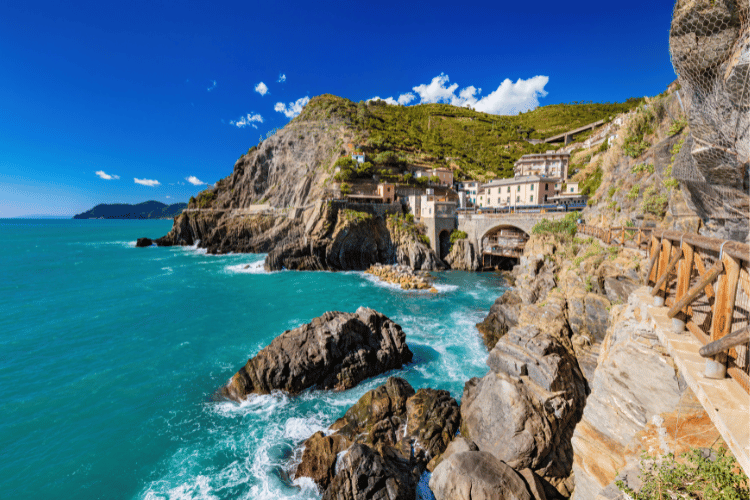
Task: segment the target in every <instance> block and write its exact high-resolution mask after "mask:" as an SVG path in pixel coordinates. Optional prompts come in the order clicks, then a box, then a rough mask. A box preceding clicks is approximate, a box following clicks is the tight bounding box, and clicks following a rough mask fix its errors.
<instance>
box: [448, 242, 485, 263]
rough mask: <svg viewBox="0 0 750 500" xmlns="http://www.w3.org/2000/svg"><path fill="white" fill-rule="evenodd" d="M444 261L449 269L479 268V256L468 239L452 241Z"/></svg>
mask: <svg viewBox="0 0 750 500" xmlns="http://www.w3.org/2000/svg"><path fill="white" fill-rule="evenodd" d="M445 263H446V264H448V266H450V268H451V269H456V270H458V271H477V270H479V256H478V255H477V251H476V249H475V248H474V245H472V243H471V242H470V241H469V240H466V239H463V240H457V241H456V242H455V243H453V246H452V247H451V251H450V253H449V254H448V255H447V256H446V257H445Z"/></svg>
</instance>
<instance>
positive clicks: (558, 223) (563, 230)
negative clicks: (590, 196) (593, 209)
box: [531, 212, 578, 237]
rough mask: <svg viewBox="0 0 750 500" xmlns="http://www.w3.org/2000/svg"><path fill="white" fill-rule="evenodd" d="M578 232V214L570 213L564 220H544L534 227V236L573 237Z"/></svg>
mask: <svg viewBox="0 0 750 500" xmlns="http://www.w3.org/2000/svg"><path fill="white" fill-rule="evenodd" d="M576 231H578V212H570V213H568V214H566V215H565V217H563V218H562V219H558V220H549V219H542V220H541V221H539V222H537V223H536V225H534V228H533V229H532V230H531V233H532V234H554V235H559V236H570V237H573V236H575V235H576Z"/></svg>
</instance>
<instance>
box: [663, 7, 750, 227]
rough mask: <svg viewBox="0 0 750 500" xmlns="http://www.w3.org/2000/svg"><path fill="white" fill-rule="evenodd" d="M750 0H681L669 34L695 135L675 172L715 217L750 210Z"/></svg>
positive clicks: (742, 220)
mask: <svg viewBox="0 0 750 500" xmlns="http://www.w3.org/2000/svg"><path fill="white" fill-rule="evenodd" d="M749 16H750V9H749V8H748V0H677V2H676V4H675V7H674V13H673V16H672V25H671V30H670V34H669V45H670V53H671V56H672V65H673V66H674V70H675V73H677V75H678V77H679V78H678V81H679V84H680V86H681V89H680V91H679V93H680V97H681V98H682V100H683V103H684V104H685V109H686V111H687V112H688V121H689V124H690V135H689V136H688V138H687V139H686V141H685V144H684V146H683V147H682V149H681V151H680V154H679V155H678V156H677V158H676V159H675V163H674V168H673V176H674V177H675V178H676V179H678V180H680V181H683V182H684V183H685V184H686V186H687V188H688V189H689V190H690V192H691V195H692V198H693V202H694V203H695V205H696V207H697V208H698V209H699V211H703V212H704V215H706V216H707V217H709V218H711V219H733V220H735V221H736V223H737V224H747V221H748V216H749V212H750V197H749V196H748V194H749V192H750V24H749V22H748V18H749Z"/></svg>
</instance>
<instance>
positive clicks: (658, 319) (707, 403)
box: [633, 287, 750, 477]
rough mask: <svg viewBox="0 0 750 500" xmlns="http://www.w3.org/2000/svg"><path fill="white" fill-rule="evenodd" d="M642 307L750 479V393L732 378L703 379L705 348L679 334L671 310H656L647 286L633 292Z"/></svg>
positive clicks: (660, 339)
mask: <svg viewBox="0 0 750 500" xmlns="http://www.w3.org/2000/svg"><path fill="white" fill-rule="evenodd" d="M633 294H634V295H636V296H637V297H638V300H639V301H640V303H641V304H642V307H641V314H642V315H643V319H647V320H648V321H650V322H651V323H652V325H653V326H654V329H655V331H656V334H657V336H658V337H659V341H660V342H661V343H662V345H663V346H664V347H665V348H666V349H667V352H668V353H669V355H670V356H672V358H673V359H674V361H675V364H676V365H677V367H678V369H679V371H680V374H681V375H682V376H683V378H684V379H685V381H686V382H687V383H688V385H689V386H690V389H691V390H692V391H693V392H694V393H695V395H696V397H697V398H698V400H699V401H700V402H701V404H702V405H703V408H704V409H705V410H706V413H708V416H709V417H710V418H711V421H712V422H713V423H714V425H715V426H716V429H717V430H718V431H719V432H720V433H721V436H722V438H724V441H726V443H727V445H728V446H729V449H730V451H731V452H732V454H733V455H734V457H735V458H736V459H737V462H738V463H739V465H740V467H742V469H743V470H744V471H745V473H746V474H747V475H748V476H749V477H750V394H748V393H747V392H745V390H744V389H742V387H740V385H739V384H738V383H737V382H736V381H735V380H734V379H732V378H729V377H727V378H724V379H721V380H714V379H707V378H705V377H704V376H703V370H704V368H705V366H706V359H705V358H703V357H701V356H700V355H699V354H698V350H699V349H700V348H701V347H703V345H702V344H701V343H700V342H699V341H698V339H696V338H695V337H694V336H693V334H692V333H690V332H689V331H687V330H685V331H684V332H683V333H675V332H674V331H673V330H672V320H671V319H670V318H669V317H668V316H667V311H668V309H669V308H668V307H655V306H653V305H652V304H653V303H654V298H653V297H652V296H651V294H650V293H649V289H648V288H647V287H642V288H639V289H638V290H636V291H635V292H633Z"/></svg>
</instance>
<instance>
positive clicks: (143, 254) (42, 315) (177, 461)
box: [0, 219, 502, 499]
mask: <svg viewBox="0 0 750 500" xmlns="http://www.w3.org/2000/svg"><path fill="white" fill-rule="evenodd" d="M170 226H171V221H107V220H82V221H73V220H14V219H5V220H1V219H0V229H1V230H2V234H3V245H2V246H0V269H2V274H1V277H0V415H2V419H0V450H2V460H0V492H1V493H0V496H2V497H3V498H34V499H36V498H39V499H41V498H44V499H50V498H76V499H100V498H106V499H110V498H143V499H162V498H210V499H228V498H250V499H271V498H319V497H320V495H319V494H318V493H317V492H316V491H315V489H314V487H312V486H311V485H310V484H308V483H307V482H305V481H298V482H297V483H296V484H295V483H294V482H292V481H291V480H290V479H289V477H288V472H289V468H290V464H292V463H293V461H294V458H295V453H294V451H295V449H298V445H299V444H300V443H301V442H302V441H303V440H304V439H305V438H307V437H308V436H309V435H311V434H312V433H314V432H315V431H317V430H321V429H323V428H325V427H327V426H328V425H330V424H331V423H332V422H333V421H334V420H335V419H336V418H338V417H340V416H341V415H342V414H343V413H344V412H345V411H346V409H347V408H348V407H349V406H350V405H351V404H353V403H354V402H355V401H356V400H357V399H358V398H359V397H360V396H361V395H362V394H363V393H364V392H365V391H367V390H369V389H372V388H373V387H376V386H377V385H379V384H381V383H383V382H384V380H385V378H386V377H387V375H399V376H402V377H404V378H406V379H407V380H408V381H409V382H410V383H411V384H412V385H413V386H414V387H415V388H419V387H434V388H441V389H447V390H449V391H450V392H451V394H452V395H453V396H454V397H456V398H460V397H461V392H462V390H463V384H464V382H465V381H466V380H467V379H468V378H470V377H472V376H481V375H483V374H484V373H485V372H486V370H487V368H486V365H485V364H484V362H485V360H486V357H487V353H486V351H485V349H484V347H483V345H482V343H481V339H480V337H479V335H478V333H477V331H476V328H475V327H474V324H475V323H476V322H477V321H480V320H481V319H482V317H483V316H484V315H485V314H486V312H487V310H488V309H489V307H490V305H491V304H492V302H493V301H494V299H495V298H496V297H498V296H499V295H500V294H501V293H502V288H501V286H502V281H501V280H500V278H499V277H497V276H496V275H493V274H470V273H462V272H453V271H451V272H445V273H436V275H437V278H438V283H439V286H438V288H439V289H440V293H439V294H436V295H434V294H427V293H415V292H404V291H401V290H398V289H395V288H393V287H389V286H385V285H383V284H379V283H376V282H374V281H373V280H372V279H371V277H369V276H366V275H364V274H363V273H326V272H317V273H305V272H278V273H270V274H269V273H263V272H262V260H263V256H262V255H228V256H210V255H206V254H205V253H204V252H202V251H200V250H196V249H191V248H156V247H152V248H146V249H136V248H133V246H134V243H135V239H136V238H137V237H139V236H146V235H148V236H160V235H162V234H164V233H166V232H167V231H168V230H169V228H170ZM248 264H249V265H250V267H249V268H247V269H246V268H245V267H246V266H247V265H248ZM361 305H364V306H369V307H373V308H374V309H377V310H379V311H381V312H383V313H384V314H386V315H388V316H389V317H390V318H392V319H393V320H395V321H397V322H398V323H399V324H401V326H402V327H403V328H404V330H405V332H406V336H407V342H408V344H409V346H410V348H411V349H412V351H413V352H414V354H415V360H414V362H413V363H411V364H410V365H408V366H406V367H404V368H403V369H401V370H398V371H395V372H391V373H389V374H387V375H383V376H381V377H377V378H375V379H371V380H368V381H366V382H364V383H362V384H360V385H359V386H358V387H356V388H355V389H352V390H350V391H345V392H342V393H330V392H323V391H308V392H306V393H304V394H302V395H301V396H299V397H286V396H284V395H281V394H274V395H270V396H261V397H255V398H252V399H250V400H248V401H246V402H245V403H243V404H235V403H229V402H224V403H215V402H212V401H211V395H212V393H213V392H214V391H215V390H216V388H217V387H219V386H220V385H222V384H223V383H225V382H226V381H227V379H228V378H229V377H230V376H231V375H232V374H233V373H234V372H235V371H236V370H237V369H238V368H239V367H241V366H242V365H243V364H244V362H245V361H246V360H247V358H248V357H250V356H252V355H254V354H255V353H257V351H258V350H260V349H261V348H262V347H264V346H265V345H267V344H268V343H269V342H270V341H271V340H272V339H273V338H274V337H275V336H277V335H278V334H280V333H281V332H283V331H284V330H286V329H289V328H293V327H296V326H299V325H300V324H302V323H305V322H308V321H310V319H312V318H313V317H315V316H318V315H320V314H322V313H324V312H325V311H328V310H341V311H354V310H356V308H357V307H359V306H361Z"/></svg>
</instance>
